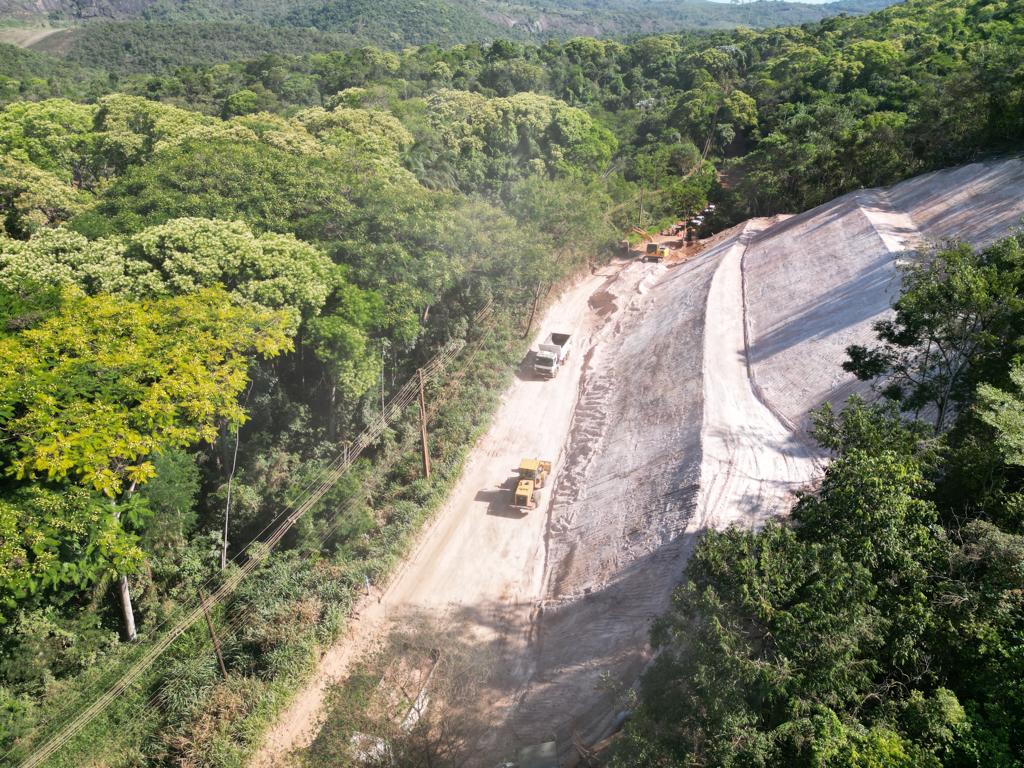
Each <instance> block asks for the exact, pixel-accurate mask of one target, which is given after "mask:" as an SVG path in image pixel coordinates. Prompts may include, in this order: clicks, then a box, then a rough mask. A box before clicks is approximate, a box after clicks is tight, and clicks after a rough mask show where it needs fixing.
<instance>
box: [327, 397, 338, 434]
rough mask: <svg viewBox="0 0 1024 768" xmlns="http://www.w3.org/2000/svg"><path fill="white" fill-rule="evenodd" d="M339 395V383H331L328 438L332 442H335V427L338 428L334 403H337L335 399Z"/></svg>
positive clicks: (328, 408)
mask: <svg viewBox="0 0 1024 768" xmlns="http://www.w3.org/2000/svg"><path fill="white" fill-rule="evenodd" d="M337 396H338V385H337V384H335V383H333V382H332V383H331V400H330V403H329V404H328V406H327V440H328V442H331V443H333V442H334V437H335V429H336V428H337V425H336V423H335V416H334V403H335V400H336V399H337Z"/></svg>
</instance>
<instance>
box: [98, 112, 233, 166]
mask: <svg viewBox="0 0 1024 768" xmlns="http://www.w3.org/2000/svg"><path fill="white" fill-rule="evenodd" d="M99 107H100V108H99V112H98V114H97V116H96V130H97V132H98V133H99V134H100V136H99V137H98V142H99V147H98V151H99V152H100V153H101V154H102V155H103V157H104V158H105V159H106V160H107V162H109V163H110V164H111V165H112V166H113V168H114V169H116V170H118V171H123V170H124V169H125V168H126V167H127V166H129V165H133V164H135V163H138V162H140V161H141V160H143V159H145V158H147V157H148V156H149V155H150V154H151V153H152V152H153V151H154V150H155V149H156V148H157V146H158V145H159V144H160V143H161V142H169V141H173V140H175V139H179V138H181V137H183V136H184V135H186V134H188V133H189V132H190V131H193V130H195V129H196V128H199V127H201V126H209V125H215V124H216V123H215V121H214V120H213V119H212V118H209V117H205V116H204V115H200V114H198V113H196V112H190V111H188V110H184V109H179V108H177V107H171V106H168V105H165V104H160V103H159V102H154V101H149V100H147V99H143V98H139V97H137V96H126V95H123V94H113V95H111V96H104V97H103V98H102V99H100V102H99Z"/></svg>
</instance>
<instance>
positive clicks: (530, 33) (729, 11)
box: [0, 0, 892, 45]
mask: <svg viewBox="0 0 1024 768" xmlns="http://www.w3.org/2000/svg"><path fill="white" fill-rule="evenodd" d="M891 1H892V0H841V1H840V2H836V3H826V4H823V5H810V4H806V3H788V2H769V1H767V0H759V1H758V2H753V3H740V4H733V3H715V2H709V1H708V0H653V1H650V0H518V1H517V2H505V1H504V0H0V19H18V20H22V21H30V22H39V21H49V22H64V23H67V22H72V23H78V22H86V21H97V20H106V21H151V22H155V21H162V22H210V21H218V22H233V23H239V24H246V25H249V26H251V25H265V26H272V27H280V26H285V27H299V28H310V27H312V28H315V29H318V30H321V31H326V32H342V33H346V34H350V35H353V36H356V37H359V38H363V39H366V40H368V41H372V42H374V43H377V44H378V45H388V44H391V45H404V44H410V43H411V44H421V43H425V42H435V43H442V44H443V43H453V42H459V41H467V40H481V39H493V38H495V37H510V38H513V39H536V38H540V37H548V36H558V37H566V36H571V35H612V36H619V35H630V34H637V33H641V34H649V33H653V32H663V31H672V30H679V29H683V28H726V27H734V26H754V27H767V26H777V25H780V24H794V23H797V24H799V23H804V22H808V21H815V20H818V19H821V18H824V17H826V16H832V15H835V14H837V13H843V12H846V13H864V12H867V11H869V10H875V9H877V8H881V7H884V6H886V5H889V4H891Z"/></svg>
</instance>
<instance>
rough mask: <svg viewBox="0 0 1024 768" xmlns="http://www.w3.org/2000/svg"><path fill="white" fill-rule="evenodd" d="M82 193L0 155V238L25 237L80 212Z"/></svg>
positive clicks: (35, 169)
mask: <svg viewBox="0 0 1024 768" xmlns="http://www.w3.org/2000/svg"><path fill="white" fill-rule="evenodd" d="M86 205H87V201H86V198H85V196H84V195H83V194H81V193H80V192H78V191H77V190H75V189H74V188H73V187H72V186H71V185H70V184H68V183H67V182H66V181H64V180H63V179H61V178H60V177H59V176H57V175H56V174H53V173H50V172H49V171H44V170H42V169H40V168H37V167H36V166H34V165H32V164H31V163H27V162H23V161H21V160H18V159H16V158H15V157H13V156H5V155H0V216H2V217H3V220H2V221H0V236H3V235H4V234H7V235H10V236H11V237H28V236H29V235H31V234H32V233H34V232H38V231H39V230H41V229H43V228H44V227H49V226H55V225H57V224H60V223H62V222H64V221H67V220H68V219H70V218H71V217H73V216H74V215H75V214H77V213H80V212H81V211H83V210H84V209H85V207H86Z"/></svg>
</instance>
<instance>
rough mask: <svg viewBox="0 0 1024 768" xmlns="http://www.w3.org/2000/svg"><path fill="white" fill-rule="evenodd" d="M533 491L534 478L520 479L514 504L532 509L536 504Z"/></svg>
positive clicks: (521, 507)
mask: <svg viewBox="0 0 1024 768" xmlns="http://www.w3.org/2000/svg"><path fill="white" fill-rule="evenodd" d="M533 493H534V489H533V480H520V481H519V483H518V484H517V485H516V497H515V502H514V505H515V506H517V507H519V508H520V509H532V508H533V506H534V499H533Z"/></svg>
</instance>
